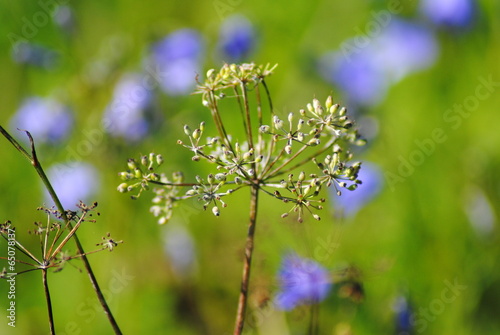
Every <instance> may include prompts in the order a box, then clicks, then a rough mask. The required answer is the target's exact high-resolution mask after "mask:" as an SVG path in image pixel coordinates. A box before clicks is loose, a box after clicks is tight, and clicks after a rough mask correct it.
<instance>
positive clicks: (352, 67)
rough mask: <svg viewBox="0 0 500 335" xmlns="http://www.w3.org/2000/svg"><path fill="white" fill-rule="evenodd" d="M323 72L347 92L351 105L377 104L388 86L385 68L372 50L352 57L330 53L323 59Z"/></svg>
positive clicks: (321, 64)
mask: <svg viewBox="0 0 500 335" xmlns="http://www.w3.org/2000/svg"><path fill="white" fill-rule="evenodd" d="M320 72H321V74H322V75H323V76H324V77H325V79H326V80H328V81H330V82H331V83H333V84H335V85H337V86H338V87H339V88H340V89H341V90H342V91H343V92H344V93H345V95H346V97H347V99H348V100H349V101H350V105H351V104H355V105H361V106H370V105H376V104H377V103H379V102H380V101H381V100H382V99H383V98H384V97H385V95H386V91H387V89H388V87H389V80H388V78H387V77H386V76H385V73H384V68H383V66H381V64H379V63H378V62H377V61H376V60H375V58H374V57H373V55H372V54H371V52H370V51H369V50H361V51H360V52H359V53H356V54H352V55H350V56H349V57H346V55H344V54H343V53H340V52H330V53H327V54H326V55H325V56H323V57H322V59H321V62H320Z"/></svg>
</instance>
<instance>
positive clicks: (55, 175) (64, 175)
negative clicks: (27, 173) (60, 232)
mask: <svg viewBox="0 0 500 335" xmlns="http://www.w3.org/2000/svg"><path fill="white" fill-rule="evenodd" d="M47 176H48V178H49V180H50V182H51V184H52V187H53V188H54V190H55V192H56V194H57V196H58V198H59V200H60V201H61V204H62V205H63V207H64V208H65V209H74V208H75V207H76V205H77V204H78V203H79V201H80V200H81V201H84V202H89V201H94V199H90V197H91V196H93V195H95V194H96V193H97V190H98V188H99V181H98V177H99V175H98V172H97V170H96V168H95V167H94V166H92V165H90V164H88V163H83V162H75V163H71V164H56V165H53V166H51V167H50V168H49V169H48V171H47ZM45 201H46V203H48V204H51V205H53V204H54V203H53V201H52V199H51V198H50V195H49V194H48V192H47V191H45Z"/></svg>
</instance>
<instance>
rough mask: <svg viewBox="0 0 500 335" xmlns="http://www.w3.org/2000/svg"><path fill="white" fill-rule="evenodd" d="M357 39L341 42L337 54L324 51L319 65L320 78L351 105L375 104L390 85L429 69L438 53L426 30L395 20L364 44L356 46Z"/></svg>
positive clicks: (432, 38)
mask: <svg viewBox="0 0 500 335" xmlns="http://www.w3.org/2000/svg"><path fill="white" fill-rule="evenodd" d="M366 38H367V37H364V39H366ZM359 40H360V39H358V38H352V39H349V40H347V41H345V42H344V43H343V44H342V48H341V49H342V50H341V51H336V52H328V53H326V54H325V55H324V56H323V57H322V58H321V59H320V62H319V71H320V73H321V74H322V75H323V76H324V78H325V79H326V80H327V81H329V82H331V83H333V84H335V85H337V86H338V87H339V88H340V89H341V90H342V91H344V93H345V95H346V98H347V99H348V100H349V102H350V104H354V105H361V106H371V105H376V104H377V103H379V102H380V101H381V100H382V99H383V98H385V95H386V92H387V90H388V89H389V87H390V86H391V85H392V84H394V83H395V82H397V81H399V80H401V79H402V78H403V77H405V76H407V75H409V74H410V73H412V72H415V71H419V70H423V69H425V68H427V67H429V66H431V65H432V64H433V63H434V61H435V60H436V57H437V53H438V44H437V42H436V40H435V37H434V35H433V34H432V32H431V31H430V30H429V29H427V28H425V27H424V26H420V25H418V24H416V23H412V22H408V21H403V20H399V19H393V20H391V22H390V23H389V24H388V25H387V26H386V27H384V28H383V30H382V31H381V32H380V34H379V35H377V36H374V37H373V38H372V39H371V40H369V41H368V42H366V43H365V44H366V45H365V44H363V45H359V43H360V42H359Z"/></svg>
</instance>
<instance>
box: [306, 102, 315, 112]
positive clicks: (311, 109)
mask: <svg viewBox="0 0 500 335" xmlns="http://www.w3.org/2000/svg"><path fill="white" fill-rule="evenodd" d="M307 110H308V111H309V112H311V113H312V112H314V108H313V105H311V104H310V103H309V104H307Z"/></svg>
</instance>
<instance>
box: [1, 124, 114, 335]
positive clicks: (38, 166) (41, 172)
mask: <svg viewBox="0 0 500 335" xmlns="http://www.w3.org/2000/svg"><path fill="white" fill-rule="evenodd" d="M25 132H26V135H28V138H29V140H30V143H31V155H30V154H29V153H28V152H27V151H26V150H25V149H24V148H23V147H22V146H21V145H20V144H19V142H17V141H16V140H15V139H14V138H13V137H12V136H11V135H10V134H9V133H8V132H7V131H6V130H5V129H4V128H3V127H2V126H0V133H1V134H2V135H3V136H4V137H5V138H6V139H7V140H8V141H9V142H10V143H11V144H12V145H13V146H14V147H15V148H16V149H17V150H18V151H19V152H20V153H21V154H22V155H23V156H24V157H25V158H26V159H28V160H29V161H30V163H31V165H33V167H34V168H35V170H36V172H37V173H38V175H39V176H40V179H41V180H42V182H43V184H44V185H45V187H46V188H47V191H48V192H49V194H50V196H51V198H52V200H53V201H54V203H55V205H56V207H57V209H58V210H59V212H60V213H61V216H62V218H63V220H64V223H65V224H67V225H68V226H69V228H70V229H73V225H72V224H71V222H70V221H69V219H68V217H67V215H66V211H65V210H64V207H63V205H62V204H61V201H59V198H58V197H57V194H56V192H55V191H54V188H53V187H52V184H51V183H50V181H49V178H48V177H47V175H46V174H45V171H44V170H43V168H42V165H41V164H40V162H39V161H38V158H37V156H36V151H35V142H34V141H33V137H32V136H31V134H30V133H29V132H28V131H25ZM73 238H74V240H75V243H76V247H77V249H78V253H79V254H81V255H82V261H83V264H84V266H85V270H86V271H87V274H88V275H89V278H90V282H91V283H92V287H93V288H94V291H95V292H96V294H97V298H98V299H99V302H100V303H101V306H102V308H103V310H104V313H105V314H106V316H107V317H108V320H109V323H110V324H111V327H112V328H113V330H114V332H115V334H116V335H121V334H122V332H121V330H120V328H119V327H118V324H117V323H116V320H115V318H114V317H113V313H111V309H110V308H109V306H108V303H107V302H106V299H105V298H104V295H103V294H102V292H101V289H100V288H99V284H98V283H97V279H96V277H95V275H94V272H93V271H92V267H91V266H90V263H89V261H88V259H87V257H86V256H85V251H84V250H83V247H82V244H81V243H80V240H79V239H78V236H77V235H76V233H75V234H73ZM47 290H48V287H47ZM47 292H48V291H47ZM50 314H52V311H50Z"/></svg>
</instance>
